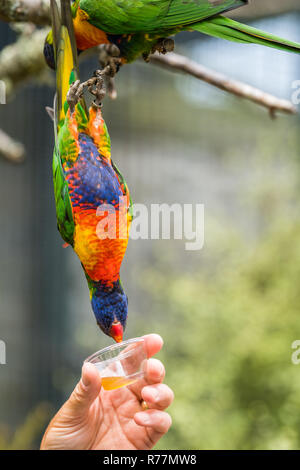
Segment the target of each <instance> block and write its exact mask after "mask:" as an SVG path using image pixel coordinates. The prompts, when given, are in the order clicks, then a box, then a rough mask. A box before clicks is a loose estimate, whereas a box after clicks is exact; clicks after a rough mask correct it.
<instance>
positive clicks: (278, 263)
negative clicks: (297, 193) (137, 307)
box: [144, 220, 300, 449]
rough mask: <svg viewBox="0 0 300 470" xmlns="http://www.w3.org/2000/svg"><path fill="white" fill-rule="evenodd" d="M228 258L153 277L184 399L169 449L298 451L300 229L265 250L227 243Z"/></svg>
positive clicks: (167, 352) (178, 403)
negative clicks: (189, 272) (206, 270)
mask: <svg viewBox="0 0 300 470" xmlns="http://www.w3.org/2000/svg"><path fill="white" fill-rule="evenodd" d="M231 240H232V241H233V238H232V236H231ZM225 245H227V247H226V249H224V247H225ZM211 249H212V250H213V251H214V247H211ZM215 250H216V251H218V252H219V254H221V253H220V250H222V247H221V246H220V239H218V243H217V245H216V246H215ZM221 258H222V260H219V263H216V265H215V269H214V272H213V273H212V272H211V273H210V275H207V276H205V275H203V273H202V274H200V273H198V274H196V275H194V276H185V275H184V274H183V275H182V276H177V275H175V276H174V275H172V273H170V272H169V273H168V274H167V275H166V273H163V272H161V271H156V270H151V269H150V270H148V271H147V272H146V273H145V277H144V280H145V284H146V286H147V289H148V290H149V291H150V292H151V293H152V295H153V293H155V294H156V301H155V302H154V303H153V304H152V309H153V311H155V310H156V311H157V310H159V311H160V312H161V314H162V315H165V314H166V315H167V317H166V318H164V321H163V323H162V327H161V329H160V330H159V332H160V333H161V334H162V336H163V337H164V340H165V347H164V350H163V353H162V360H163V361H164V363H165V365H166V370H167V378H166V381H167V383H168V384H169V385H170V386H171V387H172V388H173V389H174V390H175V394H176V396H175V402H174V404H173V405H172V407H171V415H172V417H173V426H172V428H171V430H170V431H169V433H168V435H167V436H166V437H165V438H164V439H162V441H161V442H160V448H163V449H166V448H167V449H170V448H171V449H199V448H201V449H273V448H276V449H278V448H284V449H297V448H299V446H300V396H299V387H300V368H299V367H297V366H296V365H293V364H292V362H291V354H292V352H293V350H292V349H291V343H292V342H293V341H294V340H295V339H299V337H300V327H299V304H300V289H299V278H300V224H299V223H291V222H290V221H289V220H282V224H281V226H280V227H278V226H276V228H275V227H274V229H272V230H270V232H269V233H268V235H266V236H265V237H264V239H263V240H262V241H261V242H259V243H258V244H257V245H255V247H254V246H249V245H248V244H247V243H245V244H242V243H241V241H240V243H239V244H237V243H235V244H231V246H229V245H228V244H226V240H223V254H222V256H221ZM150 325H151V322H150ZM150 329H151V326H150ZM156 329H157V324H156Z"/></svg>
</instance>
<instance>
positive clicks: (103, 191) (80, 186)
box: [51, 0, 132, 342]
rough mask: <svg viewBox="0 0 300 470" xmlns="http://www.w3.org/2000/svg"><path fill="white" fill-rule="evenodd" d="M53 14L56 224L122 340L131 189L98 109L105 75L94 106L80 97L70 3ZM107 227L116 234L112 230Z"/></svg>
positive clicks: (102, 316)
mask: <svg viewBox="0 0 300 470" xmlns="http://www.w3.org/2000/svg"><path fill="white" fill-rule="evenodd" d="M51 12H52V23H53V32H54V47H55V60H56V100H55V109H54V115H55V118H54V123H55V124H54V130H55V148H54V155H53V179H54V192H55V203H56V215H57V224H58V229H59V232H60V234H61V236H62V238H63V239H64V240H65V242H67V243H68V244H70V245H71V246H72V247H73V249H74V251H75V252H76V253H77V255H78V257H79V259H80V261H81V264H82V267H83V270H84V272H85V275H86V278H87V282H88V287H89V290H90V298H91V303H92V309H93V311H94V314H95V317H96V320H97V323H98V325H99V326H100V328H101V329H102V331H103V332H104V333H105V334H107V335H109V336H111V337H112V338H114V339H115V340H116V341H117V342H119V341H122V338H123V330H124V328H125V325H126V319H127V305H128V301H127V297H126V295H125V293H124V290H123V287H122V284H121V281H120V267H121V263H122V260H123V257H124V254H125V251H126V247H127V242H128V231H129V225H130V222H131V219H132V216H131V200H130V196H129V190H128V187H127V185H126V182H125V180H124V178H123V177H122V175H121V173H120V172H119V170H118V169H117V168H116V166H115V165H114V163H113V162H112V160H111V153H110V138H109V134H108V131H107V128H106V124H105V122H104V120H103V117H102V114H101V109H100V101H101V99H102V98H103V94H104V93H103V89H101V86H102V85H103V80H102V79H101V77H100V75H99V76H98V78H94V79H93V80H94V83H95V84H96V85H95V86H98V87H99V85H100V91H99V89H98V91H97V90H96V91H95V89H94V95H95V96H96V101H95V102H94V103H93V104H92V105H91V107H90V108H89V110H88V111H87V108H86V104H85V101H84V99H83V97H82V89H80V86H81V85H80V82H79V80H78V68H77V51H76V44H75V38H74V33H73V26H72V18H71V11H70V4H69V1H68V0H61V15H60V14H59V11H58V8H57V4H56V1H55V0H51ZM100 74H101V72H100ZM70 84H71V85H70ZM81 88H82V87H81ZM99 96H100V98H99ZM99 208H100V213H99ZM99 221H100V225H101V224H102V225H101V227H102V226H103V227H102V228H101V227H100V229H99ZM109 227H111V228H110V229H109V230H111V232H107V228H109Z"/></svg>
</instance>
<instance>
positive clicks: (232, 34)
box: [191, 16, 300, 54]
mask: <svg viewBox="0 0 300 470" xmlns="http://www.w3.org/2000/svg"><path fill="white" fill-rule="evenodd" d="M191 29H192V30H196V31H200V32H201V33H204V34H208V35H209V36H214V37H218V38H222V39H227V40H228V41H233V42H242V43H247V44H249V43H250V44H260V45H263V46H269V47H273V48H275V49H281V50H284V51H288V52H296V53H298V54H299V53H300V44H299V43H296V42H292V41H288V40H286V39H282V38H279V37H277V36H275V35H274V34H270V33H265V32H264V31H260V30H259V29H256V28H253V27H252V26H247V25H244V24H241V23H238V22H237V21H234V20H231V19H229V18H225V17H224V16H217V17H216V18H211V19H209V20H206V21H201V22H200V23H197V24H193V25H191Z"/></svg>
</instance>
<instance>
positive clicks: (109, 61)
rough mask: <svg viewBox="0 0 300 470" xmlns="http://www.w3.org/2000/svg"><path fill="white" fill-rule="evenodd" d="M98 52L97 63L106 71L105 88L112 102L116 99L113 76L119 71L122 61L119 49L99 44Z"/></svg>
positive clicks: (111, 45) (114, 46) (112, 45)
mask: <svg viewBox="0 0 300 470" xmlns="http://www.w3.org/2000/svg"><path fill="white" fill-rule="evenodd" d="M98 50H99V56H98V58H99V63H100V65H101V67H102V69H103V71H104V70H105V69H106V70H107V72H106V73H105V76H106V78H105V79H106V88H107V93H108V96H109V97H110V98H111V99H112V100H114V99H116V98H117V90H116V87H115V83H114V76H115V75H116V74H117V73H118V71H119V70H120V67H121V65H122V61H121V59H120V55H121V54H120V49H119V48H118V47H117V46H116V45H115V44H101V45H100V46H99V47H98Z"/></svg>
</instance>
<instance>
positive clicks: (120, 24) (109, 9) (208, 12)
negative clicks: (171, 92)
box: [79, 0, 247, 34]
mask: <svg viewBox="0 0 300 470" xmlns="http://www.w3.org/2000/svg"><path fill="white" fill-rule="evenodd" d="M246 3H247V0H216V1H214V0H118V1H117V0H79V6H80V8H81V9H82V10H84V11H85V12H86V13H87V14H88V15H89V22H90V23H91V24H93V25H94V26H96V27H97V28H99V29H102V30H103V31H105V32H107V33H111V34H132V33H138V32H143V33H160V32H164V31H167V30H170V29H172V28H177V27H180V26H183V25H187V24H189V23H193V22H196V21H200V20H203V19H206V18H209V17H211V16H214V15H217V14H219V13H224V12H225V11H228V10H231V9H233V8H237V7H240V6H242V5H245V4H246Z"/></svg>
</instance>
